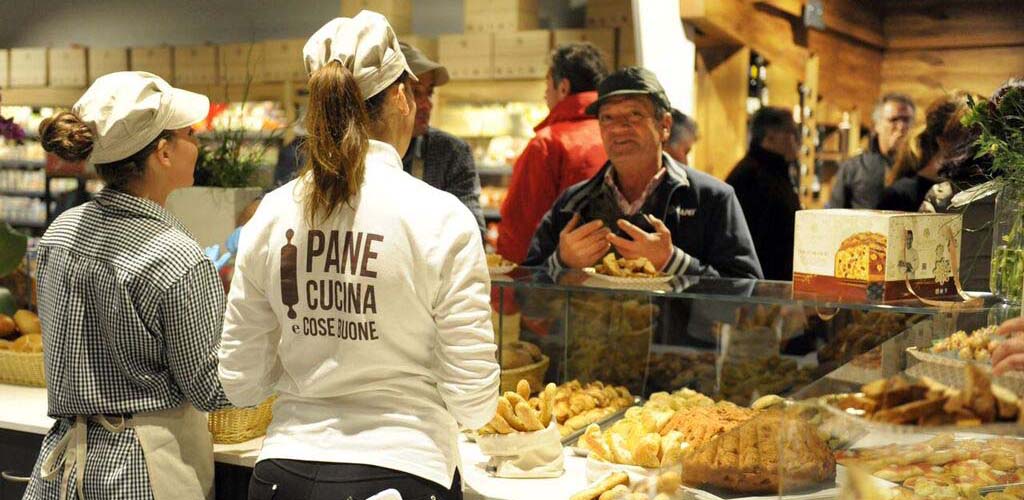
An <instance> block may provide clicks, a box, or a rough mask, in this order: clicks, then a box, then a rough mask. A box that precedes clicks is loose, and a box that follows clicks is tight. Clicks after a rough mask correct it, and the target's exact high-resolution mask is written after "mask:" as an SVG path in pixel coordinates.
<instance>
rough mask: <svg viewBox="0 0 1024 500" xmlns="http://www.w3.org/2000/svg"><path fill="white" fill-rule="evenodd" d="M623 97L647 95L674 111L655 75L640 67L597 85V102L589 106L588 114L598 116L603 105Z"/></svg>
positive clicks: (625, 70)
mask: <svg viewBox="0 0 1024 500" xmlns="http://www.w3.org/2000/svg"><path fill="white" fill-rule="evenodd" d="M621 95H647V96H650V97H651V99H653V100H654V103H655V104H660V105H662V106H663V107H665V108H666V109H672V105H671V104H669V102H668V96H667V95H665V89H664V88H663V87H662V86H661V83H660V82H659V81H658V77H657V76H654V73H653V72H652V71H651V70H649V69H647V68H641V67H640V66H630V67H627V68H622V69H620V70H618V71H616V72H614V73H612V74H610V75H608V76H606V77H605V79H604V80H601V83H599V84H598V85H597V100H596V101H594V102H593V103H591V104H590V106H587V110H586V111H587V114H588V115H591V116H597V112H598V111H599V110H600V109H601V104H603V103H604V102H605V101H607V100H608V99H610V98H612V97H617V96H621Z"/></svg>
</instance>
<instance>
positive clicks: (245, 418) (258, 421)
mask: <svg viewBox="0 0 1024 500" xmlns="http://www.w3.org/2000/svg"><path fill="white" fill-rule="evenodd" d="M273 406H274V396H271V397H269V398H267V399H266V400H265V401H263V402H262V403H260V404H259V405H257V406H254V407H252V408H226V409H223V410H217V411H213V412H210V414H209V420H208V421H207V428H209V430H210V434H212V435H213V442H214V443H217V444H235V443H243V442H245V441H248V440H250V439H256V438H258V437H260V436H263V435H265V434H266V433H267V427H269V426H270V421H271V419H273V416H274V415H273V412H272V411H271V409H272V408H273Z"/></svg>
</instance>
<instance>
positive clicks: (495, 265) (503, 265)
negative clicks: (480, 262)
mask: <svg viewBox="0 0 1024 500" xmlns="http://www.w3.org/2000/svg"><path fill="white" fill-rule="evenodd" d="M516 267H517V266H516V263H515V262H512V261H511V260H508V259H506V258H505V257H502V256H501V255H498V254H496V253H489V254H487V271H488V272H489V273H491V274H492V275H500V274H506V273H510V272H512V271H513V270H515V268H516Z"/></svg>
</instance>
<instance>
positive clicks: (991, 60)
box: [882, 46, 1024, 110]
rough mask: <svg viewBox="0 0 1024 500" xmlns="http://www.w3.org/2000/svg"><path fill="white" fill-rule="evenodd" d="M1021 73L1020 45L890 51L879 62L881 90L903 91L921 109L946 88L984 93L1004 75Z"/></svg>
mask: <svg viewBox="0 0 1024 500" xmlns="http://www.w3.org/2000/svg"><path fill="white" fill-rule="evenodd" d="M1021 75H1024V46H1017V47H991V48H977V49H941V50H890V51H888V52H887V53H886V57H885V61H884V62H883V64H882V90H883V91H884V92H903V93H906V94H908V95H910V96H911V97H913V98H914V100H915V101H916V102H917V104H918V110H922V109H924V108H925V107H927V105H928V103H929V102H931V101H932V100H933V99H935V98H937V97H940V96H942V95H943V94H944V93H945V92H948V91H950V90H954V89H963V90H967V91H969V92H975V93H980V94H982V95H984V96H988V95H990V94H991V93H992V91H993V90H995V89H996V88H998V87H999V85H1000V84H1002V83H1003V82H1004V81H1005V80H1006V79H1007V78H1009V77H1011V76H1021Z"/></svg>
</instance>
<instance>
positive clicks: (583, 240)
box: [558, 214, 611, 269]
mask: <svg viewBox="0 0 1024 500" xmlns="http://www.w3.org/2000/svg"><path fill="white" fill-rule="evenodd" d="M579 224H580V214H575V215H573V216H572V220H570V221H569V223H568V224H566V226H565V229H563V230H562V232H561V233H560V234H559V236H558V258H559V259H561V261H562V264H565V266H567V267H570V268H573V269H580V268H584V267H587V266H592V265H594V263H595V262H597V261H599V260H601V258H602V257H604V256H605V255H606V254H607V253H608V249H609V248H611V245H610V244H609V243H608V240H607V237H608V235H609V234H611V231H609V230H608V228H606V227H604V222H601V221H600V220H593V221H590V222H588V223H586V224H584V225H582V226H580V227H576V226H579Z"/></svg>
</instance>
